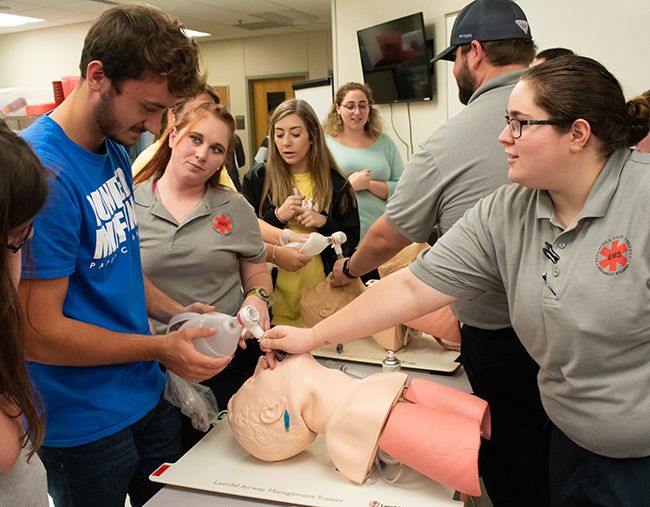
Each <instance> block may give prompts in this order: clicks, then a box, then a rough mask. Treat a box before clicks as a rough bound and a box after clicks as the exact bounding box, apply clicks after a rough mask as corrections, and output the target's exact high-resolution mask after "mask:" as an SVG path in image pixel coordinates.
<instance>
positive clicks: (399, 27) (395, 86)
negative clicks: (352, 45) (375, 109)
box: [357, 12, 433, 104]
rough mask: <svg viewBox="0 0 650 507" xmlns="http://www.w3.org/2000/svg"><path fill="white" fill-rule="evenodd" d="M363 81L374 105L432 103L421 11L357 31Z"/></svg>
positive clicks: (429, 67)
mask: <svg viewBox="0 0 650 507" xmlns="http://www.w3.org/2000/svg"><path fill="white" fill-rule="evenodd" d="M357 38H358V40H359V51H360V53H361V67H362V70H363V79H364V81H365V82H366V83H367V84H368V85H369V86H370V87H371V88H372V91H373V92H374V96H375V102H377V103H378V104H387V103H391V102H403V101H415V100H431V98H432V96H433V89H432V83H431V70H430V69H431V65H430V63H429V60H430V56H429V51H428V50H427V43H426V38H425V36H424V18H423V16H422V13H421V12H418V13H415V14H412V15H410V16H405V17H403V18H399V19H394V20H392V21H387V22H385V23H382V24H380V25H375V26H371V27H369V28H364V29H363V30H359V31H357Z"/></svg>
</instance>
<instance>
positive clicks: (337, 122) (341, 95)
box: [323, 81, 382, 139]
mask: <svg viewBox="0 0 650 507" xmlns="http://www.w3.org/2000/svg"><path fill="white" fill-rule="evenodd" d="M354 90H359V91H360V92H363V94H364V95H365V96H366V100H367V101H368V121H367V122H366V124H365V125H364V126H363V130H364V131H365V132H366V134H368V135H369V136H370V137H371V138H373V139H377V138H378V137H379V136H380V135H381V133H382V127H381V118H380V116H379V111H377V109H375V106H374V104H375V99H374V97H373V96H372V89H371V88H370V87H369V86H368V85H364V84H361V83H355V82H354V81H350V82H349V83H345V84H344V85H343V86H341V87H340V88H339V89H338V90H337V92H336V97H335V98H334V103H333V104H332V107H331V109H330V112H329V114H328V115H327V118H325V123H324V125H323V128H324V129H325V132H326V133H327V134H329V135H330V136H332V137H336V136H338V135H339V134H340V133H341V132H343V128H344V125H343V120H341V116H339V114H338V113H337V112H336V108H337V106H338V107H340V106H341V104H342V103H343V99H345V96H346V95H347V94H348V93H349V92H351V91H354Z"/></svg>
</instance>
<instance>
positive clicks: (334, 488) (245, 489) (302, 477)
mask: <svg viewBox="0 0 650 507" xmlns="http://www.w3.org/2000/svg"><path fill="white" fill-rule="evenodd" d="M166 466H167V465H162V466H161V467H160V468H159V469H158V471H156V472H154V474H152V475H151V476H150V479H151V480H152V481H154V482H162V483H165V484H170V485H173V486H180V487H185V488H191V489H198V490H203V491H213V492H217V493H223V494H227V495H235V496H241V497H248V498H256V499H260V500H270V501H274V502H280V503H287V504H291V505H309V506H328V507H329V506H340V507H347V506H350V507H359V506H367V505H375V504H372V503H371V502H372V501H375V502H378V504H376V505H385V506H394V507H398V506H399V507H422V506H423V505H427V506H429V507H460V506H462V503H461V502H457V501H454V500H453V499H452V498H453V494H454V491H453V489H452V488H449V487H447V486H443V485H442V484H439V483H436V482H434V481H432V480H430V479H428V478H426V477H424V476H423V475H421V474H419V473H417V472H415V471H414V470H411V469H408V468H406V467H404V469H403V471H402V475H401V477H400V479H399V481H398V482H397V483H396V484H388V483H386V482H384V481H383V480H381V479H378V478H377V475H376V473H375V472H373V474H372V476H371V479H374V480H375V482H374V483H373V484H367V483H366V484H363V485H359V484H355V483H353V482H351V481H350V480H348V479H346V478H345V477H343V475H341V474H340V473H339V472H338V471H337V470H336V469H335V468H334V465H332V463H331V461H330V460H329V457H328V456H327V452H326V450H325V439H324V437H323V436H319V437H318V438H317V439H316V440H315V441H314V442H313V443H312V445H311V446H310V447H309V448H308V449H307V450H306V451H304V452H302V453H301V454H299V455H298V456H295V457H293V458H291V459H288V460H285V461H280V462H274V463H268V462H264V461H260V460H258V459H256V458H254V457H252V456H251V455H249V454H248V453H247V452H246V451H244V449H242V448H241V447H240V446H239V444H238V443H237V441H236V440H235V439H234V437H233V436H232V434H231V432H230V426H229V425H228V421H227V420H226V419H223V420H222V421H220V422H219V423H217V425H216V426H215V427H214V428H213V429H212V430H211V431H210V432H209V433H208V434H207V435H206V436H205V437H203V439H202V440H201V441H200V442H199V443H198V444H196V445H195V446H194V447H193V448H192V449H190V450H189V451H188V452H187V453H186V454H185V455H184V456H183V457H182V458H181V459H180V460H178V461H177V462H176V463H173V464H171V465H169V468H166V469H164V468H165V467H166ZM161 470H164V471H162V472H161ZM155 474H158V475H157V476H156V475H155Z"/></svg>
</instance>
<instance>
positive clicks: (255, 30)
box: [0, 0, 331, 41]
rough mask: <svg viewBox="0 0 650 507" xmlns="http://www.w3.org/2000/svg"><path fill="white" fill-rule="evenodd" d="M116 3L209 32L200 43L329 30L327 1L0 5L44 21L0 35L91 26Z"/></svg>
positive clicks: (23, 1)
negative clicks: (149, 8) (141, 6)
mask: <svg viewBox="0 0 650 507" xmlns="http://www.w3.org/2000/svg"><path fill="white" fill-rule="evenodd" d="M120 3H148V4H152V5H155V6H157V7H160V8H161V9H163V10H165V11H167V12H170V13H172V14H174V15H175V16H176V17H178V19H180V21H181V22H182V23H183V24H184V25H185V27H186V28H190V29H192V30H198V31H201V32H207V33H210V34H212V36H210V37H202V38H201V39H199V40H201V41H204V40H222V39H234V38H241V37H253V36H259V35H273V34H279V33H290V32H303V31H312V30H328V29H329V28H330V26H331V24H330V19H331V12H330V0H146V2H136V1H129V0H0V13H8V14H18V15H22V16H29V17H33V18H40V19H43V20H44V21H40V22H36V23H28V24H26V25H22V26H17V27H0V35H3V34H7V33H14V32H22V31H29V30H37V29H41V28H48V27H54V26H63V25H70V24H74V23H87V22H91V21H93V20H95V19H97V17H98V16H99V15H100V14H101V13H102V12H103V11H104V10H106V9H109V8H111V7H113V6H114V5H117V4H120Z"/></svg>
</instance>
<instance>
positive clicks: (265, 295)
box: [246, 287, 271, 308]
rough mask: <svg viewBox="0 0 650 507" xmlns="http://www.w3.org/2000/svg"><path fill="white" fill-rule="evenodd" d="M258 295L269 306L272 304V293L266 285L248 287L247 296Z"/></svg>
mask: <svg viewBox="0 0 650 507" xmlns="http://www.w3.org/2000/svg"><path fill="white" fill-rule="evenodd" d="M248 296H257V297H258V298H260V299H261V300H262V301H264V303H265V304H266V306H267V308H268V307H270V306H271V294H269V292H268V291H267V290H266V289H265V288H264V287H253V288H251V289H248V292H247V293H246V297H248Z"/></svg>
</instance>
